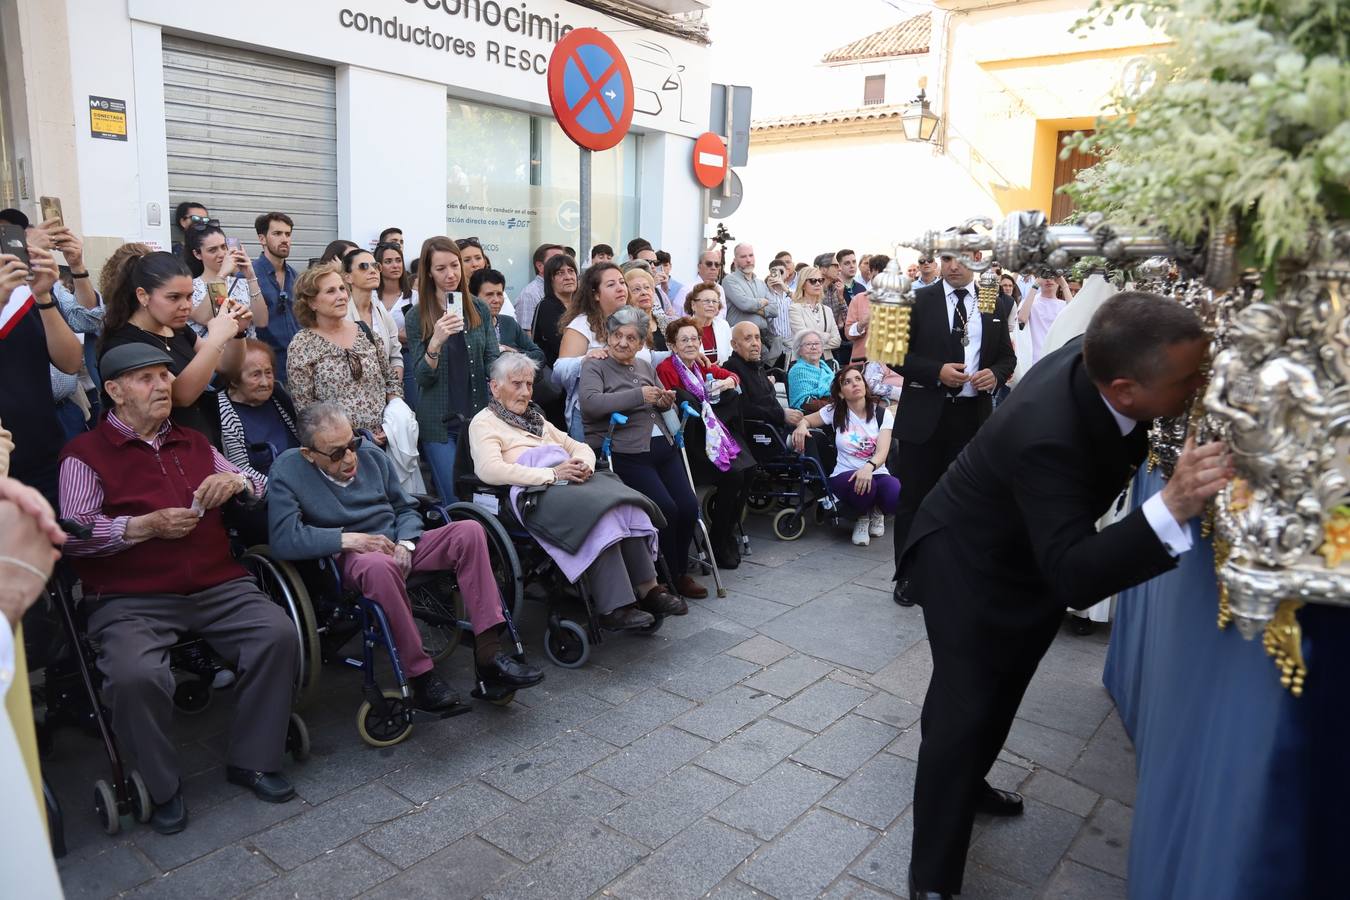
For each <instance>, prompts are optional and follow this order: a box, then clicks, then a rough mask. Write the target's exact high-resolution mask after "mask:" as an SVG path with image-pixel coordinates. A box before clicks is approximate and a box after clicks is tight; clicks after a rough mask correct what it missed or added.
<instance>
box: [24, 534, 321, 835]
mask: <svg viewBox="0 0 1350 900" xmlns="http://www.w3.org/2000/svg"><path fill="white" fill-rule="evenodd" d="M62 525H63V526H64V527H65V528H66V530H67V532H69V533H71V534H73V535H75V536H78V537H85V536H87V535H88V533H89V531H88V529H87V528H85V527H84V526H81V525H78V524H75V523H70V522H62ZM263 590H264V591H265V592H267V587H266V586H265V585H263ZM272 596H275V595H272ZM81 599H82V591H81V586H80V585H79V583H78V582H77V581H76V580H75V579H74V577H73V576H72V575H71V574H70V572H69V571H68V569H67V568H66V566H65V565H59V566H58V568H57V571H56V572H55V573H54V574H53V576H52V579H51V580H50V581H49V582H48V583H47V588H46V592H45V598H44V600H45V606H46V607H47V608H49V609H50V610H52V611H53V612H54V613H55V616H56V618H57V620H58V624H59V627H60V632H61V637H62V638H63V643H62V645H61V647H60V649H59V650H58V651H56V652H55V653H54V654H53V656H52V657H51V658H49V659H46V660H42V661H40V662H39V665H40V666H41V667H42V668H43V670H44V671H43V678H42V683H41V684H40V685H37V684H35V685H34V686H33V689H32V693H33V701H34V710H35V714H36V713H38V712H40V713H41V714H40V715H35V719H36V720H37V723H38V728H37V736H38V748H39V753H40V754H41V755H43V756H49V755H50V753H51V750H52V745H53V741H54V739H55V735H54V732H55V730H56V729H57V728H59V727H61V726H64V725H75V726H78V727H80V728H83V729H84V730H87V731H92V732H94V733H96V734H97V735H98V737H99V739H100V740H101V741H102V743H103V750H104V753H105V754H106V755H107V758H108V775H109V777H108V778H99V779H97V780H96V781H95V782H94V798H93V808H94V814H95V815H96V816H97V817H98V819H99V823H100V824H101V825H102V827H103V830H104V832H105V833H106V834H108V835H116V834H117V833H118V832H120V831H121V830H122V827H123V825H124V824H127V823H130V822H132V821H135V822H140V823H145V822H148V821H150V816H151V813H153V812H154V805H153V803H152V802H151V799H150V793H149V791H148V790H147V789H146V786H145V781H144V779H143V778H142V777H141V774H140V773H139V772H137V771H136V770H134V769H131V768H130V767H128V766H127V765H126V763H125V762H124V761H123V758H122V753H121V750H120V749H119V747H118V744H117V738H116V736H115V735H114V734H113V731H112V726H111V724H110V722H109V717H108V712H107V711H106V710H105V709H104V707H103V703H102V699H101V695H100V689H101V686H102V680H103V676H102V673H101V672H100V671H99V669H98V666H97V658H98V653H97V651H96V650H95V648H94V646H93V644H92V642H91V641H90V640H89V636H88V628H87V618H86V615H85V610H84V608H83V605H82V604H81V603H80V600H81ZM189 648H191V649H196V650H201V651H203V652H205V651H206V644H205V642H204V641H203V640H201V639H200V638H197V637H194V636H192V635H187V636H185V639H184V640H183V641H181V642H180V643H179V644H177V645H175V646H174V647H173V648H171V649H170V651H169V658H170V670H171V671H172V672H173V675H174V678H175V681H176V682H177V686H176V688H175V690H174V697H173V701H174V708H175V709H176V710H177V711H178V712H180V713H183V714H185V715H195V714H198V713H201V712H203V711H204V710H205V709H206V708H207V706H208V705H209V703H210V701H211V694H212V688H211V675H212V673H210V672H206V673H203V672H200V671H195V672H194V671H188V670H186V669H184V668H183V667H182V666H181V665H179V664H178V661H179V660H180V659H181V655H182V651H184V650H186V649H189ZM297 687H298V686H297ZM286 752H287V753H289V754H290V755H291V758H292V759H294V760H295V761H296V762H303V761H304V760H306V759H308V757H309V752H310V740H309V729H308V728H307V727H306V725H305V721H304V719H302V718H301V717H300V715H299V714H298V713H296V712H292V713H291V716H290V722H289V723H288V725H287V728H286ZM43 796H44V799H45V801H46V805H47V814H48V821H49V823H50V829H51V836H52V853H53V855H54V856H57V857H60V856H63V855H64V854H65V837H64V816H63V814H62V811H61V809H60V806H59V804H58V803H57V801H56V795H55V793H54V792H53V791H52V790H51V788H50V786H49V785H48V784H47V782H46V778H45V776H44V778H43Z"/></svg>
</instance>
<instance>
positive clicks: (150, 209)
mask: <svg viewBox="0 0 1350 900" xmlns="http://www.w3.org/2000/svg"><path fill="white" fill-rule="evenodd" d="M145 224H146V225H148V226H150V227H151V228H158V227H159V224H160V211H159V204H158V203H147V204H145Z"/></svg>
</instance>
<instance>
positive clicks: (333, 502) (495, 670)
mask: <svg viewBox="0 0 1350 900" xmlns="http://www.w3.org/2000/svg"><path fill="white" fill-rule="evenodd" d="M297 430H298V432H299V438H300V445H301V446H300V447H299V448H296V449H291V450H287V451H286V452H284V453H282V454H281V456H279V457H277V459H276V461H275V462H274V463H273V464H272V470H271V476H270V477H271V483H270V485H269V494H268V525H269V528H268V530H269V533H270V539H271V547H272V551H273V552H274V553H276V555H277V556H279V557H280V558H282V559H288V560H302V559H321V558H325V557H336V561H337V566H338V570H339V572H340V574H341V576H342V579H343V581H344V583H346V584H350V585H353V586H355V587H356V589H357V590H359V591H360V592H361V594H362V595H363V596H365V597H367V598H369V599H370V600H371V601H373V602H374V603H376V604H377V605H378V606H379V607H380V608H381V609H382V610H383V612H384V615H385V617H386V619H387V620H388V623H389V631H390V632H391V634H390V635H389V636H390V637H391V638H392V640H393V643H394V646H395V647H396V648H397V651H398V655H399V659H400V660H401V662H402V665H403V671H404V672H405V673H406V675H407V676H408V678H409V682H410V686H411V687H412V692H413V697H412V699H413V703H414V705H416V706H417V707H418V708H419V709H423V710H427V711H432V712H435V711H441V710H447V709H450V708H451V707H454V706H456V705H458V704H459V703H460V699H459V696H458V695H457V694H456V693H455V691H454V690H453V689H452V688H451V687H450V685H449V684H447V683H446V681H445V680H444V679H443V678H442V677H441V676H440V674H439V673H437V672H436V670H435V668H434V663H433V662H432V660H431V658H430V657H429V656H427V654H426V651H425V650H424V649H423V646H422V637H421V634H420V633H419V631H418V627H417V623H416V622H415V621H414V619H413V613H412V606H411V604H410V602H409V599H408V585H407V579H408V577H409V576H411V575H417V574H422V573H429V572H444V571H450V570H453V571H454V573H455V579H456V581H457V582H458V584H459V589H460V594H461V596H462V597H463V598H464V604H465V607H466V609H467V613H468V619H469V622H470V625H471V627H472V629H473V633H474V659H475V663H476V665H477V675H478V681H479V684H480V685H483V686H484V687H485V688H486V689H487V690H488V691H489V692H494V691H495V692H501V691H514V690H516V689H519V688H527V687H532V686H534V685H536V684H538V683H539V682H541V681H543V679H544V675H543V673H542V672H540V671H539V669H537V668H536V667H534V666H532V665H530V664H528V663H526V662H525V661H523V660H522V659H520V658H517V657H516V656H514V655H512V654H511V653H510V652H508V651H507V650H505V649H503V641H502V636H503V632H504V631H506V628H507V625H506V619H505V617H504V616H503V613H502V600H501V595H500V592H499V590H498V587H497V583H496V581H495V579H494V577H493V573H492V561H491V559H490V557H489V553H488V543H487V538H486V535H485V533H484V531H483V526H482V525H480V524H478V523H477V522H473V521H460V522H451V523H449V524H447V525H443V526H441V527H439V528H433V529H431V530H429V531H423V524H422V518H421V516H420V515H419V513H418V508H417V504H416V503H415V502H414V501H413V499H412V498H411V497H409V496H408V495H407V494H406V493H404V492H403V489H402V488H401V487H400V486H399V482H398V475H397V473H396V472H395V471H394V468H393V464H392V463H390V461H389V459H388V457H386V456H385V454H384V452H383V451H382V450H380V449H379V448H378V447H376V446H375V445H374V444H372V443H370V442H369V441H366V440H365V439H364V438H362V437H360V436H359V435H356V434H354V433H353V431H352V426H351V422H350V420H349V419H348V418H347V414H346V413H345V412H344V411H343V409H342V408H341V407H340V406H337V405H336V404H331V403H316V404H314V405H313V406H310V407H308V408H307V409H304V410H302V411H301V413H300V417H299V422H298V423H297Z"/></svg>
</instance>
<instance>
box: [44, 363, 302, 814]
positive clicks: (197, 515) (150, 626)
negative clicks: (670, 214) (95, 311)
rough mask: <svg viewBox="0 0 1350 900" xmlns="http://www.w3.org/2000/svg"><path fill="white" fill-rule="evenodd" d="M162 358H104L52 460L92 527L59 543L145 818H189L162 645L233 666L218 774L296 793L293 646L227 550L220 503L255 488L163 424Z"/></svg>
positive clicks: (196, 438) (271, 794)
mask: <svg viewBox="0 0 1350 900" xmlns="http://www.w3.org/2000/svg"><path fill="white" fill-rule="evenodd" d="M171 362H172V360H171V359H170V358H169V355H168V354H167V353H165V352H164V351H162V350H161V349H159V348H158V347H154V346H151V345H147V344H139V343H137V344H126V345H123V346H120V347H115V348H113V349H112V350H109V351H108V352H107V353H106V354H104V356H103V358H102V360H101V363H100V368H101V370H102V375H103V378H104V379H105V382H104V388H105V389H106V391H107V392H108V396H109V397H110V398H111V399H112V402H113V409H112V411H111V412H110V413H109V414H108V415H107V416H105V417H104V418H103V420H102V421H100V422H99V424H98V426H97V427H96V428H94V430H92V431H89V432H86V433H85V434H82V435H80V436H79V437H77V438H75V439H74V440H73V441H71V442H70V443H69V444H67V445H66V448H65V450H64V451H63V453H62V455H61V469H60V471H61V484H60V490H61V513H62V516H63V517H64V518H66V519H68V520H71V521H74V522H77V523H79V524H81V525H83V526H85V527H86V528H88V529H89V532H90V533H89V536H88V537H87V538H83V539H74V538H73V539H71V540H69V541H68V542H67V543H66V545H65V554H66V556H68V557H70V559H71V563H72V566H73V568H74V571H75V573H76V574H77V575H78V576H79V577H80V580H81V582H82V583H83V586H84V600H83V603H84V604H85V606H86V609H85V611H86V613H87V622H88V630H89V636H90V638H91V640H92V641H93V642H94V644H95V645H96V646H97V648H98V668H99V670H100V671H101V672H102V674H103V679H104V680H103V699H104V701H105V703H106V704H107V705H108V706H109V707H110V709H111V713H112V719H113V730H114V732H115V733H116V734H117V736H118V739H119V741H120V742H122V743H123V744H124V746H125V747H126V748H128V749H129V750H130V751H131V753H132V756H133V757H134V758H135V760H136V762H137V766H138V768H139V770H140V772H141V773H142V775H143V777H144V779H145V784H146V787H147V788H148V790H149V794H150V799H151V800H152V801H153V803H154V810H153V812H152V813H151V817H150V824H151V826H152V827H153V828H155V830H156V831H159V832H161V833H163V834H172V833H174V832H178V831H181V830H182V829H183V828H184V827H186V825H187V808H186V806H185V805H184V803H183V797H182V792H181V790H180V787H181V785H180V772H179V766H178V759H177V753H176V750H175V747H174V743H173V740H172V739H171V738H170V737H169V735H168V728H169V720H170V716H171V714H172V712H173V693H174V678H173V675H172V673H171V672H170V667H169V649H170V648H171V647H173V646H174V645H175V644H177V643H178V642H179V641H180V640H181V639H182V637H183V636H184V635H185V634H189V633H191V634H195V635H198V636H200V637H203V638H206V639H207V640H209V641H210V642H211V645H212V647H214V648H215V650H216V652H218V653H220V654H221V655H222V656H223V657H224V658H225V660H226V661H227V662H228V663H229V665H230V666H231V668H233V669H234V670H235V672H236V673H237V674H238V682H237V687H236V689H235V694H236V697H237V702H238V706H237V712H236V717H235V722H234V726H233V729H232V733H231V741H230V747H229V750H228V753H227V758H226V759H227V763H228V764H227V766H226V778H227V779H228V780H229V781H231V782H232V783H235V784H239V785H242V786H244V787H248V788H250V789H251V790H252V791H253V792H254V793H255V794H256V795H257V796H259V797H260V798H262V799H263V800H267V801H270V802H273V803H282V802H285V801H287V800H290V799H291V798H292V797H294V796H295V791H294V789H293V788H292V787H291V785H290V783H289V782H288V781H287V780H286V778H285V777H284V776H283V775H282V774H281V771H280V770H281V758H282V754H283V752H284V749H285V744H286V730H287V725H288V723H289V721H290V713H291V699H292V691H293V687H294V684H295V677H296V669H297V665H298V660H297V646H296V641H295V636H294V629H293V627H292V625H291V623H290V621H289V620H288V619H287V617H286V614H285V613H284V612H283V611H282V610H281V608H280V607H278V606H277V605H276V604H275V603H273V602H272V600H271V598H269V597H268V596H267V595H266V594H264V593H263V592H262V591H261V590H259V588H258V585H257V583H256V582H255V581H254V580H253V579H252V578H251V577H249V575H248V573H247V572H245V571H244V569H243V568H241V567H240V565H239V564H238V563H237V562H235V560H234V559H233V558H232V556H231V555H230V543H229V538H228V536H227V534H226V531H225V526H224V524H223V522H222V517H221V507H222V506H223V505H224V504H226V503H227V502H229V501H230V500H232V499H233V498H235V497H236V496H241V497H247V498H253V497H256V496H261V494H262V493H263V492H264V491H265V490H266V485H265V483H264V482H263V481H262V480H258V481H252V482H251V481H250V480H249V479H248V478H247V477H246V476H244V475H243V474H241V473H240V472H239V470H238V469H237V468H235V467H234V466H233V465H231V464H230V463H229V462H228V461H227V460H226V459H225V458H224V457H223V456H222V455H221V454H220V452H219V451H217V450H216V449H215V448H213V447H212V446H211V444H210V443H209V442H208V441H207V439H206V438H205V437H204V436H203V435H202V434H201V433H200V432H198V431H195V430H193V429H191V428H181V427H179V426H178V425H175V424H174V423H172V422H171V421H170V420H169V413H170V410H171V409H172V403H173V401H172V394H171V386H172V384H173V380H174V376H173V375H172V374H171V373H170V372H169V369H168V366H169V364H170V363H171Z"/></svg>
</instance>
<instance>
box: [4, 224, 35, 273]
mask: <svg viewBox="0 0 1350 900" xmlns="http://www.w3.org/2000/svg"><path fill="white" fill-rule="evenodd" d="M0 253H9V254H11V255H13V256H17V257H18V258H19V259H20V261H22V262H23V264H24V265H25V266H26V265H28V239H27V237H25V236H24V233H23V229H22V228H20V227H19V226H18V225H12V224H10V223H9V222H4V223H0Z"/></svg>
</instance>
